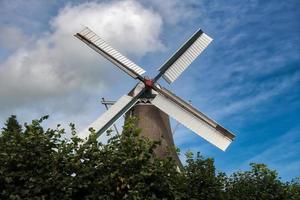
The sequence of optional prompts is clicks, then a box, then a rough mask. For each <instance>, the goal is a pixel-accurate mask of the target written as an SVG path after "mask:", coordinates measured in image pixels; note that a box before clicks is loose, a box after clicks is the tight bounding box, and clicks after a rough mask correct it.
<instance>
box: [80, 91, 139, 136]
mask: <svg viewBox="0 0 300 200" xmlns="http://www.w3.org/2000/svg"><path fill="white" fill-rule="evenodd" d="M143 93H144V90H142V91H141V92H140V93H139V94H138V95H136V96H135V97H132V96H129V95H124V96H122V97H121V98H120V99H119V100H118V101H117V102H116V103H115V104H114V105H112V106H111V107H110V108H109V109H108V110H107V111H106V112H105V113H104V114H103V115H101V116H100V117H99V118H98V119H96V120H95V121H94V122H93V123H92V124H90V125H89V126H88V127H87V128H86V129H84V130H83V131H82V132H80V133H79V135H78V136H79V137H80V138H82V139H86V138H88V136H89V134H90V131H89V130H90V128H93V129H94V130H95V131H96V133H97V137H99V136H100V135H101V134H102V133H104V132H105V131H106V130H107V129H108V128H109V127H111V126H112V125H113V124H114V123H115V122H116V121H117V120H118V119H119V118H120V117H121V116H122V115H123V114H125V113H126V112H127V111H128V110H129V109H130V108H131V107H132V106H134V104H135V103H136V102H137V101H138V98H139V97H140V95H141V94H143Z"/></svg>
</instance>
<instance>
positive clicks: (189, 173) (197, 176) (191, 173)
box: [183, 152, 224, 200]
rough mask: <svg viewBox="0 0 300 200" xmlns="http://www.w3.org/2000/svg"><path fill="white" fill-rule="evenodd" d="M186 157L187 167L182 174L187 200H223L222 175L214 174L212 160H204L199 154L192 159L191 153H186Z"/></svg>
mask: <svg viewBox="0 0 300 200" xmlns="http://www.w3.org/2000/svg"><path fill="white" fill-rule="evenodd" d="M186 157H187V165H186V166H185V167H184V171H183V172H184V174H185V176H186V180H185V184H186V186H187V187H186V193H187V196H188V197H189V199H195V200H196V199H198V200H202V199H203V200H215V199H223V198H224V192H223V186H224V183H223V181H224V174H223V173H218V174H217V173H216V169H215V166H214V160H213V159H212V158H207V159H205V158H204V157H203V156H201V155H200V153H198V154H197V156H196V157H195V158H194V157H193V154H192V153H191V152H187V153H186Z"/></svg>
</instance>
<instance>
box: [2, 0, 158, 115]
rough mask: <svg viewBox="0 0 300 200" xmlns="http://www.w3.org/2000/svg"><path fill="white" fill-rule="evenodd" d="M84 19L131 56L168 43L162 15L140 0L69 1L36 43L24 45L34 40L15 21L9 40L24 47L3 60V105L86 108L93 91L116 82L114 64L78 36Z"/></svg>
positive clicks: (10, 45) (9, 109)
mask: <svg viewBox="0 0 300 200" xmlns="http://www.w3.org/2000/svg"><path fill="white" fill-rule="evenodd" d="M37 20H38V19H37ZM82 25H85V26H88V27H90V28H91V29H93V30H94V31H95V32H96V33H97V34H99V35H100V36H101V37H102V38H104V39H105V40H106V41H107V42H109V43H111V44H112V46H114V47H115V48H116V49H118V50H120V51H121V52H122V53H124V54H125V55H128V56H129V57H131V58H132V57H133V58H136V59H137V58H140V57H142V56H144V55H145V54H147V53H148V52H153V51H158V50H159V49H161V48H162V47H163V44H162V43H161V41H160V39H159V34H160V32H161V28H162V20H161V17H160V16H159V15H158V14H157V13H155V12H153V11H152V10H150V9H148V8H146V7H143V6H142V5H141V4H139V3H138V2H136V1H120V2H116V1H115V2H113V3H95V2H92V3H84V4H80V5H76V6H71V5H68V6H66V7H65V8H63V9H62V10H60V12H59V14H58V15H57V16H56V17H54V18H53V19H52V21H51V22H50V31H49V32H45V33H43V34H41V36H40V37H39V38H38V39H35V40H31V41H30V42H31V43H30V45H24V44H27V43H28V41H29V40H28V39H27V41H26V38H25V37H23V35H22V34H21V33H22V32H21V30H19V29H18V28H16V27H9V29H7V31H10V32H12V33H13V34H11V35H9V40H7V41H6V43H7V44H6V46H7V47H8V48H16V45H15V44H18V46H19V48H18V49H16V51H15V52H14V53H13V54H12V55H10V56H9V57H8V58H7V59H6V60H5V61H3V62H2V63H0V94H1V98H0V109H1V111H7V112H10V113H13V112H15V111H16V110H24V109H25V110H30V109H32V110H39V109H41V110H42V111H41V112H45V111H47V112H48V113H51V112H53V110H54V109H55V108H59V109H60V112H62V113H64V112H66V110H68V109H70V110H73V109H74V108H76V110H77V111H80V110H82V109H84V106H85V105H87V103H88V102H89V101H88V99H89V97H91V95H93V94H94V93H97V94H99V93H101V91H103V90H104V89H107V88H110V87H111V82H112V81H113V80H112V71H111V66H109V67H106V66H105V65H107V62H104V61H103V59H102V60H101V57H100V56H99V55H98V54H96V53H93V52H92V50H90V49H89V48H88V47H87V46H85V45H84V44H82V42H80V41H79V40H78V39H76V38H75V37H73V35H74V34H75V33H76V31H79V30H80V29H81V28H82ZM4 39H7V37H5V38H4ZM1 41H3V40H1ZM13 41H15V42H16V43H14V42H13ZM37 112H38V111H37ZM4 113H5V112H2V114H4ZM10 113H8V114H10ZM2 117H3V116H2ZM5 117H6V116H5Z"/></svg>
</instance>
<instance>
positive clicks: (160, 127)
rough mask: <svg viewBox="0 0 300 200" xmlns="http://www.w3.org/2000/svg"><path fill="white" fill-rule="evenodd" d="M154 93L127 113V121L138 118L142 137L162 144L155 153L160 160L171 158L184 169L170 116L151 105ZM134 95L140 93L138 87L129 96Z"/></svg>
mask: <svg viewBox="0 0 300 200" xmlns="http://www.w3.org/2000/svg"><path fill="white" fill-rule="evenodd" d="M152 92H153V91H151V90H149V92H148V93H146V94H145V96H144V98H141V99H140V100H139V101H138V102H137V103H136V104H135V105H134V106H133V107H132V108H131V109H130V110H129V111H128V112H127V113H126V115H125V120H126V119H128V117H130V116H135V117H137V119H138V120H137V121H136V126H137V127H138V128H140V129H141V136H142V137H145V138H149V139H150V140H152V141H160V142H161V144H160V145H159V146H157V148H156V149H155V150H154V153H155V154H156V155H157V156H158V157H160V158H164V157H168V156H170V157H172V158H173V159H174V161H175V162H176V164H177V166H179V167H182V164H181V162H180V160H179V158H178V155H177V152H176V148H175V144H174V140H173V134H172V130H171V126H170V119H169V116H168V115H167V114H165V113H164V112H162V111H161V110H159V109H158V108H157V107H155V106H154V105H152V104H151V96H154V95H153V94H152ZM134 93H138V91H137V87H136V88H135V89H134V90H133V91H131V92H130V93H129V95H134Z"/></svg>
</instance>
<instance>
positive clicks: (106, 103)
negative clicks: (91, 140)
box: [101, 97, 120, 135]
mask: <svg viewBox="0 0 300 200" xmlns="http://www.w3.org/2000/svg"><path fill="white" fill-rule="evenodd" d="M115 102H116V101H106V100H105V99H104V97H102V101H101V103H102V104H103V105H104V106H105V108H106V110H108V106H107V105H113V104H114V103H115ZM113 126H114V129H115V131H116V133H117V134H118V135H119V134H120V133H119V131H118V128H117V126H116V124H114V125H113Z"/></svg>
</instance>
